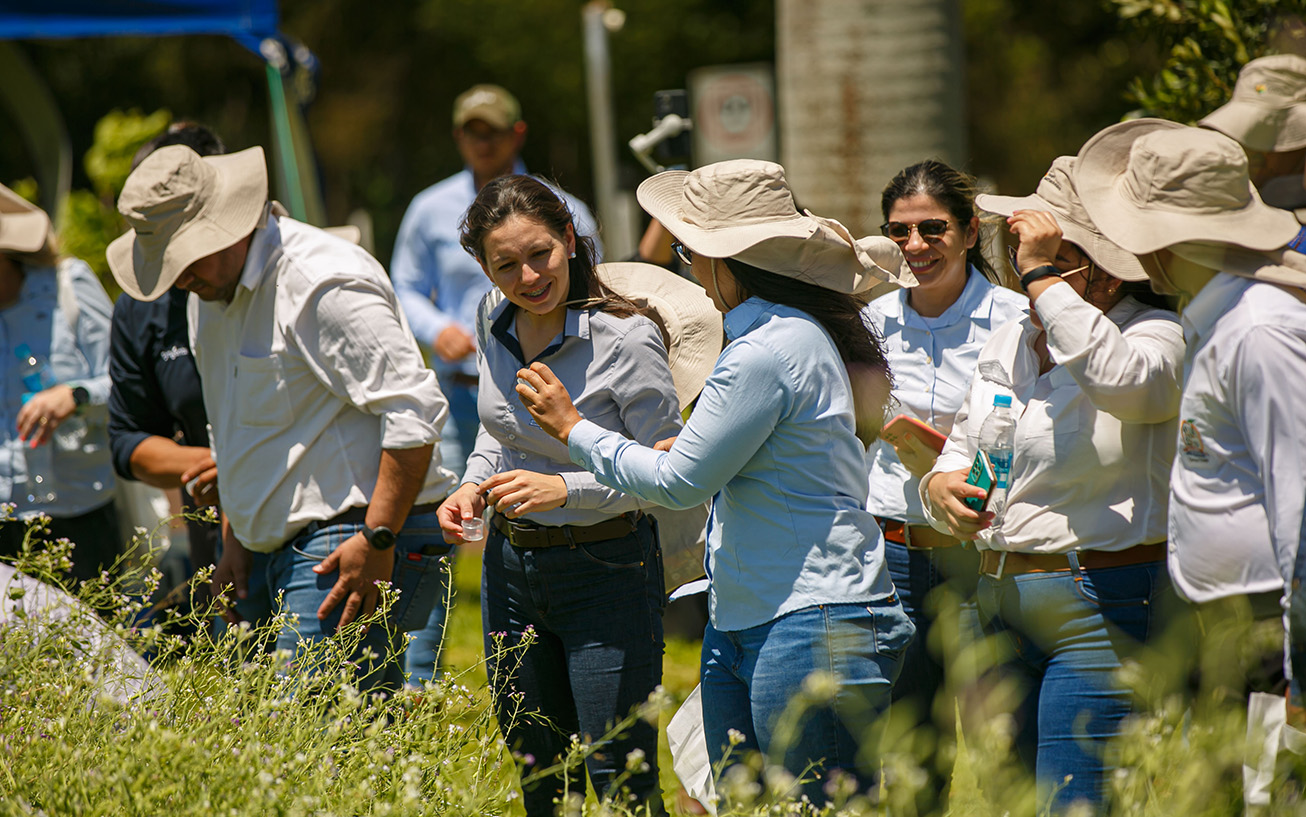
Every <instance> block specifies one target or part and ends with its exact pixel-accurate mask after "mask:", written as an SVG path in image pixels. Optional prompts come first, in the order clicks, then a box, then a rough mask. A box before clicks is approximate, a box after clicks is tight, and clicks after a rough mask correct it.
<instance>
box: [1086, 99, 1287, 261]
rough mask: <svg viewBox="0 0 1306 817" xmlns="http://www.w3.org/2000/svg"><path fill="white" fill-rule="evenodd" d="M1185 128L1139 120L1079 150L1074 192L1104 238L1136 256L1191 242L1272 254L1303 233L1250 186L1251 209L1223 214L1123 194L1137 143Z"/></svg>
mask: <svg viewBox="0 0 1306 817" xmlns="http://www.w3.org/2000/svg"><path fill="white" fill-rule="evenodd" d="M1185 127H1187V126H1185V125H1180V124H1179V123H1177V122H1170V121H1168V120H1164V119H1135V120H1132V121H1129V122H1121V123H1120V124H1118V125H1113V126H1111V127H1109V128H1107V129H1106V130H1103V131H1100V132H1099V133H1098V134H1097V135H1095V136H1094V137H1093V138H1092V139H1089V140H1088V141H1087V142H1085V143H1084V146H1083V147H1082V148H1080V150H1079V154H1078V156H1076V158H1075V169H1074V182H1075V190H1076V192H1078V194H1079V199H1080V201H1082V202H1083V204H1084V209H1085V210H1087V211H1088V215H1089V217H1090V218H1092V219H1093V223H1094V224H1095V225H1096V226H1097V228H1098V229H1099V230H1100V231H1101V232H1102V234H1103V235H1105V236H1106V237H1107V238H1108V239H1110V240H1111V241H1114V242H1115V243H1116V244H1118V245H1120V246H1121V247H1122V248H1124V249H1125V250H1127V251H1129V252H1131V253H1133V254H1135V255H1145V254H1147V253H1150V252H1155V251H1157V250H1160V249H1163V248H1165V247H1169V246H1171V245H1174V244H1182V243H1184V242H1187V241H1208V242H1217V243H1227V244H1233V245H1235V246H1239V247H1246V248H1248V249H1252V250H1273V249H1277V248H1279V247H1282V246H1283V245H1285V244H1287V243H1288V242H1289V241H1291V240H1292V238H1293V236H1295V235H1296V234H1297V230H1298V225H1297V221H1296V219H1294V218H1293V217H1292V215H1291V214H1290V213H1287V212H1285V211H1283V210H1276V209H1274V208H1273V207H1269V206H1268V205H1266V204H1264V203H1263V202H1262V201H1261V199H1260V197H1259V196H1258V195H1257V194H1256V191H1255V189H1254V188H1252V186H1251V182H1248V190H1249V193H1250V201H1249V203H1248V204H1247V206H1245V207H1242V208H1240V209H1238V210H1233V211H1228V212H1222V213H1205V214H1197V213H1192V212H1182V211H1173V210H1162V209H1160V208H1157V207H1140V206H1139V205H1137V204H1136V203H1135V202H1134V201H1133V200H1132V199H1131V198H1129V197H1128V196H1126V195H1125V194H1124V185H1125V179H1124V174H1125V171H1126V169H1127V168H1128V165H1129V156H1130V148H1131V147H1132V146H1133V144H1134V142H1135V141H1137V140H1138V139H1139V138H1140V137H1142V136H1144V135H1146V134H1149V133H1154V132H1156V131H1161V130H1171V129H1183V128H1185Z"/></svg>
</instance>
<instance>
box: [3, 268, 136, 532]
mask: <svg viewBox="0 0 1306 817" xmlns="http://www.w3.org/2000/svg"><path fill="white" fill-rule="evenodd" d="M61 263H62V264H63V265H64V266H65V268H66V271H65V272H64V273H63V274H64V275H66V276H67V283H68V290H69V291H68V295H66V296H65V298H64V299H63V300H62V301H61V299H60V298H59V284H58V273H56V272H55V269H54V268H53V267H25V268H24V272H25V275H24V279H23V288H22V291H21V294H20V295H19V297H18V302H17V303H16V304H15V305H13V306H11V307H9V308H8V309H5V310H2V311H0V361H3V371H4V373H5V374H4V377H3V378H0V384H2V385H0V388H3V389H4V392H3V395H2V398H0V501H4V502H13V503H15V504H16V505H17V506H18V513H19V514H20V515H22V514H27V513H35V512H37V511H40V512H43V513H47V514H49V515H50V516H52V517H55V518H59V519H62V518H67V517H70V516H77V515H79V514H83V513H86V512H87V511H90V510H94V509H95V508H98V507H100V506H101V505H103V504H105V503H106V502H110V501H112V500H113V485H114V482H113V465H112V463H111V462H110V459H109V432H108V429H107V424H108V410H107V409H106V408H105V404H106V403H107V402H108V399H109V322H110V316H111V314H112V313H113V304H111V303H109V296H108V295H106V294H105V293H104V287H102V286H101V285H100V282H99V280H98V279H97V278H96V277H95V273H93V272H91V268H90V267H88V266H86V264H84V263H83V262H81V261H77V260H74V259H68V260H65V261H63V262H61ZM69 296H71V300H70V298H69ZM65 308H67V309H68V312H65ZM73 311H75V312H76V319H75V321H74V320H72V319H70V314H69V313H71V312H73ZM23 343H26V344H27V345H28V346H30V347H31V348H32V351H33V352H34V353H36V354H38V355H40V356H42V357H44V358H45V359H46V360H47V361H48V365H49V367H50V371H51V374H52V375H53V379H54V380H55V381H56V382H59V383H66V384H68V385H72V386H81V387H83V388H84V389H86V393H87V395H88V397H89V400H88V403H87V405H86V406H84V407H82V409H81V415H82V417H83V419H85V421H86V428H87V433H86V436H85V437H84V438H83V439H82V441H81V444H80V445H79V446H78V447H77V448H75V449H72V450H65V449H62V448H59V447H58V446H56V445H54V444H53V443H52V442H51V443H46V445H45V446H44V447H43V448H44V449H45V450H43V451H36V452H33V451H32V450H31V449H29V448H28V447H27V446H26V444H24V443H23V441H22V440H20V439H18V411H19V409H21V408H22V406H23V394H24V392H26V391H27V389H26V388H25V387H24V386H23V382H22V375H21V373H20V372H19V370H18V360H17V358H15V356H14V349H15V348H17V347H18V346H19V345H20V344H23ZM29 452H30V454H31V457H32V462H33V464H35V462H36V461H38V460H42V461H44V462H45V463H47V464H48V463H51V462H52V463H53V464H52V466H48V465H47V467H52V469H53V483H52V485H51V489H52V490H53V491H54V493H55V495H56V498H55V501H54V502H50V503H46V504H41V505H30V504H28V502H27V498H26V496H25V495H24V494H25V491H23V490H21V488H22V487H23V486H24V485H25V484H26V481H27V477H28V465H29V462H28V457H29ZM42 476H46V477H49V476H50V475H49V474H43V475H42ZM16 485H17V488H18V489H16V487H15V486H16Z"/></svg>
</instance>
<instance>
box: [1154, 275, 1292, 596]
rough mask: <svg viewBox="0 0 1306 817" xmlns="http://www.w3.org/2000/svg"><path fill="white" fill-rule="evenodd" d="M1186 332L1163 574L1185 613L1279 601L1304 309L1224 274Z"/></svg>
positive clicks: (1287, 571)
mask: <svg viewBox="0 0 1306 817" xmlns="http://www.w3.org/2000/svg"><path fill="white" fill-rule="evenodd" d="M1183 325H1184V333H1185V335H1186V336H1187V338H1188V348H1189V353H1188V358H1187V360H1186V361H1185V366H1184V373H1185V377H1184V395H1183V402H1182V404H1181V407H1180V411H1179V418H1180V430H1179V451H1178V453H1177V454H1176V456H1175V460H1174V470H1173V472H1172V473H1171V476H1170V480H1171V483H1170V484H1171V488H1172V492H1173V493H1172V494H1171V498H1170V558H1169V562H1170V575H1171V577H1172V578H1173V579H1174V583H1175V587H1176V588H1177V589H1178V590H1179V592H1180V593H1181V594H1182V595H1183V596H1184V597H1185V598H1187V599H1189V600H1191V601H1194V602H1204V601H1210V600H1212V599H1218V598H1223V597H1226V596H1232V595H1240V594H1245V593H1263V592H1270V591H1276V590H1279V589H1281V588H1282V587H1283V585H1284V581H1285V578H1291V576H1292V575H1293V561H1294V559H1295V558H1296V555H1297V548H1298V544H1299V539H1300V537H1301V530H1302V506H1303V500H1304V499H1306V477H1304V476H1303V475H1304V474H1306V414H1303V412H1306V304H1303V303H1302V302H1301V301H1299V300H1297V299H1296V298H1295V297H1293V296H1292V295H1290V294H1288V293H1287V292H1285V291H1284V290H1283V289H1281V288H1279V287H1277V286H1275V285H1273V284H1266V283H1260V282H1257V281H1251V280H1248V279H1246V278H1237V277H1235V276H1232V275H1227V274H1225V273H1221V274H1219V275H1217V276H1216V277H1215V278H1213V279H1212V280H1211V281H1210V282H1209V283H1208V284H1207V285H1206V286H1205V287H1204V288H1203V289H1202V291H1201V292H1199V293H1198V294H1197V297H1195V298H1194V299H1193V301H1192V303H1191V304H1189V305H1188V308H1187V309H1186V310H1185V311H1184V315H1183Z"/></svg>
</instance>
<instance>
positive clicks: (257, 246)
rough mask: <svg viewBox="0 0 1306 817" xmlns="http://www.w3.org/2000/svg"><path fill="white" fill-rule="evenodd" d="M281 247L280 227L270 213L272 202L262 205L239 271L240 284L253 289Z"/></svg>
mask: <svg viewBox="0 0 1306 817" xmlns="http://www.w3.org/2000/svg"><path fill="white" fill-rule="evenodd" d="M280 249H281V229H280V226H279V224H278V221H277V218H276V216H274V215H273V214H272V204H271V202H269V203H268V204H267V205H264V208H263V218H261V219H259V226H258V229H256V230H254V238H253V240H252V241H250V243H249V252H248V253H246V255H245V267H244V269H242V270H241V272H240V286H241V287H243V288H245V289H248V290H250V291H253V290H255V289H257V288H258V285H259V283H260V282H261V281H262V280H263V273H264V272H265V271H266V270H267V268H268V267H269V266H271V264H270V262H271V261H272V259H273V258H274V256H275V254H276V253H277V251H279V250H280Z"/></svg>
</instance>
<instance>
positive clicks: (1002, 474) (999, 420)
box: [979, 394, 1016, 530]
mask: <svg viewBox="0 0 1306 817" xmlns="http://www.w3.org/2000/svg"><path fill="white" fill-rule="evenodd" d="M1015 445H1016V418H1015V416H1014V415H1013V414H1012V412H1011V396H1010V395H1006V394H999V395H996V396H995V397H994V398H993V410H992V411H990V412H989V416H988V417H985V418H984V423H983V425H981V426H980V436H979V447H980V450H981V451H983V452H984V453H985V454H986V455H988V458H989V463H990V464H991V465H992V466H993V488H992V489H991V490H990V491H989V501H988V510H990V511H992V512H993V523H992V525H991V529H992V530H997V529H999V528H1000V527H1002V519H1003V517H1004V516H1005V515H1006V510H1007V486H1008V481H1009V479H1010V478H1011V454H1012V450H1013V449H1014V448H1015Z"/></svg>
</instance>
